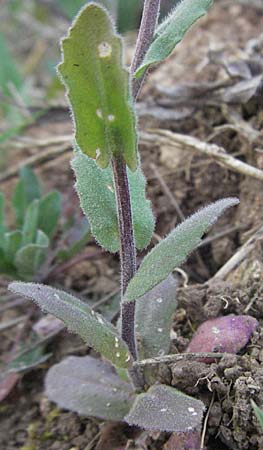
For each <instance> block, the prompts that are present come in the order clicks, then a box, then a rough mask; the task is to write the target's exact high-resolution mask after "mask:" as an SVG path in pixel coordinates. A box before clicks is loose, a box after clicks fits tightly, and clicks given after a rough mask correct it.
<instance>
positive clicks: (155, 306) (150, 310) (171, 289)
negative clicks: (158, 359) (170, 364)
mask: <svg viewBox="0 0 263 450" xmlns="http://www.w3.org/2000/svg"><path fill="white" fill-rule="evenodd" d="M176 287H177V283H176V281H175V279H174V277H173V276H172V275H169V276H168V278H166V280H164V281H162V282H161V283H160V284H158V285H157V286H155V287H154V288H153V289H152V290H151V291H149V292H147V294H145V295H144V296H143V297H141V298H140V299H139V300H138V301H137V302H136V333H137V334H138V336H139V355H140V359H145V358H153V357H155V356H161V355H165V354H167V353H169V349H170V343H171V340H170V330H171V326H172V321H173V314H174V312H175V310H176V306H177V302H176Z"/></svg>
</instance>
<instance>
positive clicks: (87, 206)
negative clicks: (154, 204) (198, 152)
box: [72, 150, 154, 253]
mask: <svg viewBox="0 0 263 450" xmlns="http://www.w3.org/2000/svg"><path fill="white" fill-rule="evenodd" d="M72 167H73V169H74V171H75V175H76V180H77V182H76V189H77V192H78V195H79V198H80V204H81V207H82V209H83V211H84V213H85V215H86V216H87V218H88V220H89V222H90V225H91V230H92V234H93V235H94V236H95V239H96V240H97V242H98V243H99V244H100V245H101V246H102V247H104V248H105V249H107V250H109V251H110V252H113V253H114V252H117V251H118V250H119V234H118V218H117V207H116V200H115V192H114V183H113V176H112V170H111V168H110V167H108V168H107V169H104V170H101V169H100V168H99V167H98V166H97V164H96V163H95V161H93V160H92V159H91V158H89V157H88V156H86V155H84V154H83V153H81V152H80V151H79V150H76V151H75V157H74V159H73V161H72ZM128 178H129V183H130V191H131V204H132V215H133V224H134V234H135V244H136V248H138V249H143V248H144V247H146V246H147V245H148V244H149V242H150V240H151V237H152V233H153V229H154V218H153V214H152V210H151V204H150V202H149V200H147V199H146V197H145V184H146V183H145V178H144V176H143V173H142V171H141V168H140V166H139V167H138V168H137V170H136V171H135V172H131V171H130V170H129V169H128Z"/></svg>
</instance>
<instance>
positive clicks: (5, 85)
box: [0, 33, 22, 104]
mask: <svg viewBox="0 0 263 450" xmlns="http://www.w3.org/2000/svg"><path fill="white" fill-rule="evenodd" d="M0 60H1V70H0V90H1V91H2V92H3V93H4V94H5V95H9V96H10V95H11V93H10V89H9V84H10V83H12V84H13V85H14V86H15V87H16V88H17V89H19V88H20V87H21V86H22V78H21V76H20V74H19V72H18V69H17V66H16V64H15V61H14V59H13V57H12V55H11V53H10V52H9V49H8V47H7V44H6V40H5V37H4V34H3V33H0ZM1 104H3V103H2V102H1Z"/></svg>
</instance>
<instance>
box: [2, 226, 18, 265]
mask: <svg viewBox="0 0 263 450" xmlns="http://www.w3.org/2000/svg"><path fill="white" fill-rule="evenodd" d="M21 243H22V233H21V231H19V230H16V231H11V232H10V233H5V234H4V251H5V255H6V259H7V261H8V262H10V263H11V264H13V263H14V259H15V255H16V252H17V251H18V250H19V248H20V246H21Z"/></svg>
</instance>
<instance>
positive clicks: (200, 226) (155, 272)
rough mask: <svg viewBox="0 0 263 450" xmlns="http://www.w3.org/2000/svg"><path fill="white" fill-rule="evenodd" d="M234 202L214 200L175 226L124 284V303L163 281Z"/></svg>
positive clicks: (236, 201) (230, 199)
mask: <svg viewBox="0 0 263 450" xmlns="http://www.w3.org/2000/svg"><path fill="white" fill-rule="evenodd" d="M238 203H239V200H238V199H237V198H231V197H230V198H226V199H222V200H218V201H217V202H215V203H212V204H211V205H209V206H206V207H205V208H202V209H201V210H200V211H198V212H197V213H195V214H193V215H192V216H191V217H189V218H188V219H186V220H185V221H184V222H183V223H181V224H180V225H178V227H176V228H175V229H174V230H173V231H172V232H171V233H170V234H169V235H168V236H167V237H166V238H165V239H164V240H162V241H161V242H160V243H159V244H158V245H156V247H154V248H153V249H152V250H151V251H150V253H148V255H147V256H146V257H145V258H144V260H143V261H142V263H141V266H140V267H139V269H138V271H137V272H136V274H135V276H134V277H133V278H132V280H131V281H130V283H129V285H128V288H127V290H126V293H125V301H132V300H136V299H137V298H139V297H141V296H142V295H144V294H145V293H146V292H148V291H149V290H151V289H152V288H153V287H154V286H156V285H157V284H158V283H160V282H161V281H162V280H164V279H165V278H166V277H167V276H168V275H169V273H171V272H172V271H173V270H174V269H175V267H177V266H178V265H179V264H182V263H183V262H184V261H185V259H186V257H187V256H188V255H189V253H190V252H191V251H193V250H194V249H195V248H196V247H197V246H198V245H199V244H200V242H201V238H202V236H203V234H204V233H205V232H207V231H208V229H209V228H210V227H211V226H212V225H213V224H214V223H215V221H216V220H217V219H218V217H219V216H220V215H221V214H222V213H223V212H224V211H225V210H226V209H227V208H229V207H230V206H234V205H237V204H238Z"/></svg>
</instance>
